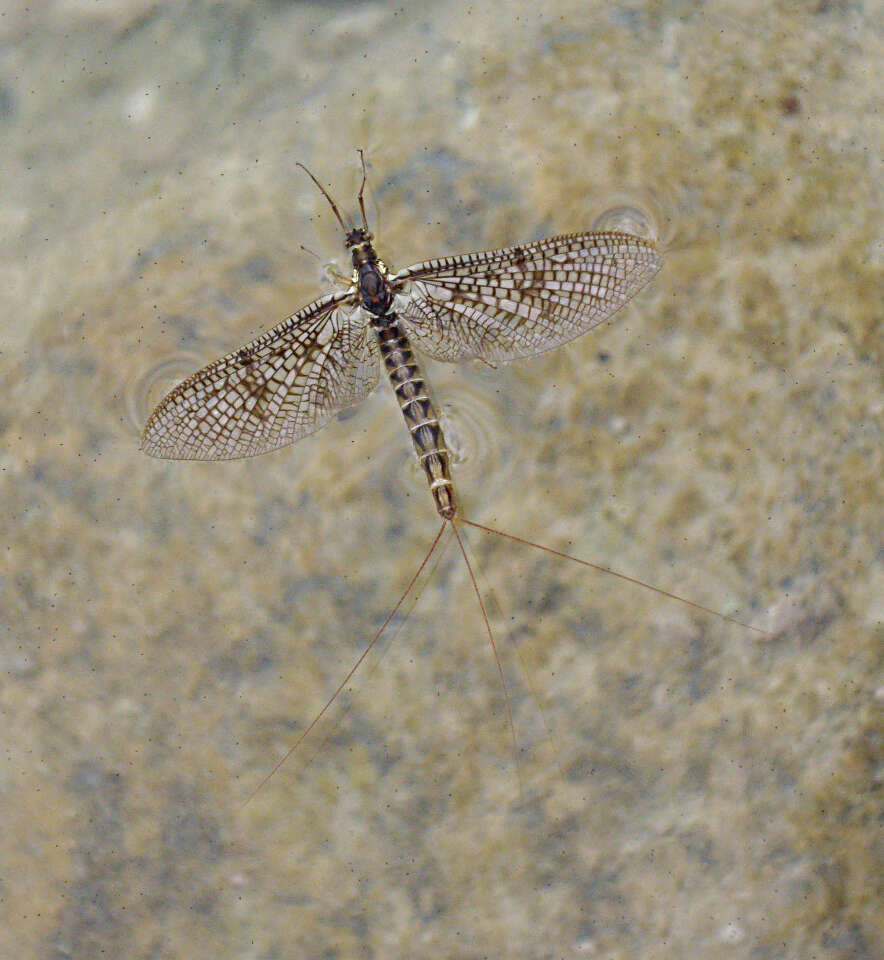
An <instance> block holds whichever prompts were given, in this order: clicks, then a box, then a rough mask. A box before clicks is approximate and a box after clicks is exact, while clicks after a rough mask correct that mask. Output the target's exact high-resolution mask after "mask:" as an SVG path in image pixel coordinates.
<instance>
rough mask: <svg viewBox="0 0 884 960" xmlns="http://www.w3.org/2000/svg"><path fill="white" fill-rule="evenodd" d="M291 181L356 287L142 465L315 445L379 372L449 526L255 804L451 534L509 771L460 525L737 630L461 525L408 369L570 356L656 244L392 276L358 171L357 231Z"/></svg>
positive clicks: (557, 250)
mask: <svg viewBox="0 0 884 960" xmlns="http://www.w3.org/2000/svg"><path fill="white" fill-rule="evenodd" d="M360 156H361V151H360ZM298 166H300V167H301V168H302V169H303V170H304V171H305V172H306V173H307V175H308V176H309V177H310V178H311V180H312V181H313V182H314V184H315V185H316V186H317V187H318V189H319V190H320V191H321V193H322V195H323V196H324V197H325V199H326V200H327V201H328V203H329V204H330V205H331V208H332V210H333V212H334V215H335V217H336V218H337V221H338V223H339V224H340V226H341V229H342V230H343V231H344V235H345V240H344V243H345V246H346V249H347V251H348V252H349V254H350V258H351V260H352V266H353V273H352V278H351V280H350V282H349V285H348V286H347V288H346V289H343V290H340V291H337V292H335V293H330V294H328V295H326V296H323V297H320V298H319V299H318V300H314V301H313V302H312V303H310V304H308V305H307V306H306V307H304V308H303V309H301V310H299V311H298V312H297V313H295V314H293V315H292V316H291V317H289V318H288V319H287V320H284V321H283V322H282V323H280V324H279V325H278V326H276V327H274V328H273V329H272V330H270V331H268V332H267V333H265V334H263V335H262V336H259V337H258V338H257V339H255V340H253V341H252V342H251V343H248V344H246V345H245V346H243V347H240V348H239V349H238V350H235V351H233V352H232V353H229V354H227V355H226V356H224V357H221V358H220V359H219V360H216V361H215V362H214V363H210V364H209V365H208V366H206V367H204V368H203V369H202V370H199V371H197V372H196V373H195V374H193V376H191V377H189V378H188V379H187V380H185V381H184V382H183V383H181V384H179V385H178V386H177V387H175V389H174V390H172V391H171V393H169V394H168V395H167V396H166V397H165V398H164V399H163V400H162V401H161V402H160V403H159V405H158V406H157V407H156V409H155V410H154V411H153V413H152V414H151V416H150V418H149V419H148V421H147V424H146V425H145V427H144V434H143V438H142V443H141V449H142V450H143V451H144V452H145V453H147V454H150V455H151V456H154V457H162V458H168V459H182V460H231V459H236V458H240V457H251V456H256V455H258V454H261V453H268V452H269V451H271V450H276V449H278V448H279V447H282V446H285V445H286V444H289V443H292V442H293V441H295V440H298V439H299V438H301V437H304V436H307V435H308V434H311V433H314V432H315V431H317V430H319V429H320V428H321V427H322V426H323V425H324V424H325V423H327V422H328V420H329V419H330V418H331V417H332V416H333V415H335V414H336V413H337V412H338V411H340V410H342V409H343V408H345V407H348V406H350V405H352V404H355V403H358V402H359V401H361V400H363V399H365V398H366V397H367V396H368V395H369V394H370V393H371V392H372V391H373V390H374V388H375V386H376V385H377V383H378V380H379V375H380V367H381V365H383V367H384V369H385V370H386V373H387V377H388V378H389V380H390V384H391V385H392V387H393V391H394V393H395V395H396V398H397V400H398V402H399V407H400V409H401V410H402V415H403V417H404V418H405V423H406V426H407V427H408V431H409V433H410V434H411V440H412V443H413V444H414V449H415V453H416V454H417V458H418V460H419V462H420V464H421V466H422V467H423V470H424V472H425V473H426V476H427V481H428V483H429V487H430V493H431V495H432V497H433V500H434V502H435V506H436V510H437V512H438V514H439V516H440V517H441V518H442V525H441V527H440V528H439V532H438V533H437V534H436V537H435V539H434V540H433V542H432V544H431V546H430V548H429V550H428V551H427V553H426V555H425V557H424V560H423V562H422V563H421V565H420V567H419V568H418V570H417V572H416V573H415V574H414V576H413V577H412V579H411V581H410V583H409V584H408V587H407V588H406V590H405V592H404V593H403V594H402V596H401V597H400V599H399V601H398V603H397V604H396V606H395V607H394V608H393V610H392V611H391V613H390V615H389V616H388V618H387V620H386V621H385V622H384V624H383V625H382V627H381V629H380V630H379V631H378V632H377V634H375V636H374V639H373V640H372V641H371V642H370V643H369V645H368V646H367V647H366V648H365V650H364V651H363V653H362V655H361V656H360V657H359V659H358V660H357V661H356V663H355V664H354V665H353V667H352V668H351V670H350V671H349V672H348V674H347V676H346V677H345V678H344V680H343V681H342V682H341V684H340V685H339V686H338V687H337V689H336V690H335V692H334V694H333V695H332V696H331V697H330V698H329V700H328V701H327V702H326V704H325V706H324V707H323V708H322V710H320V711H319V713H318V714H317V715H316V716H315V717H314V719H313V721H312V722H311V723H310V724H309V726H307V727H306V729H305V730H304V731H303V732H302V733H301V735H300V737H299V738H298V739H297V741H296V742H295V743H294V744H293V745H292V746H291V747H290V748H289V750H288V752H287V753H286V754H285V756H283V758H282V759H281V760H280V761H279V762H278V763H277V764H276V766H274V768H273V770H271V772H270V773H269V774H268V775H267V777H266V778H265V779H264V780H263V781H262V782H261V784H259V786H258V788H257V789H256V790H255V791H254V792H253V794H252V796H254V793H256V792H257V790H259V789H260V788H261V786H263V785H264V783H266V782H267V780H269V779H270V777H271V776H273V774H274V773H275V772H276V771H277V770H278V769H279V767H280V766H282V764H283V763H284V762H285V761H286V760H287V759H288V757H289V756H291V754H292V753H293V752H294V751H295V750H296V749H297V747H298V746H299V745H300V743H302V742H303V740H304V739H305V738H306V737H307V735H308V734H309V733H310V731H311V730H312V729H313V727H314V726H315V725H316V723H318V721H319V720H320V718H321V717H322V716H323V715H324V714H325V712H326V710H328V708H329V707H330V706H331V704H332V703H333V702H334V700H335V698H336V697H337V696H338V694H339V693H340V692H341V691H342V690H343V689H344V687H345V686H346V684H347V683H349V681H350V679H351V678H352V676H353V675H354V673H355V672H356V670H357V669H358V668H359V666H360V664H361V663H362V662H363V661H364V659H365V657H366V656H367V655H368V653H369V651H370V650H371V649H372V647H373V646H374V645H375V643H376V642H377V641H378V639H379V638H380V636H381V635H382V634H383V632H384V630H385V629H386V627H387V626H388V625H389V623H390V622H391V620H392V619H393V617H394V616H395V615H396V613H397V612H398V610H399V609H400V607H401V606H402V604H403V603H404V602H405V599H406V597H407V596H408V595H409V593H410V592H411V590H412V588H413V587H414V585H415V583H416V582H417V580H418V578H419V577H420V576H421V574H422V572H423V570H424V569H425V568H426V567H427V564H428V563H429V561H430V558H431V557H432V555H433V553H434V552H435V550H436V548H437V546H438V545H439V542H440V540H441V538H442V534H443V533H444V531H445V529H446V527H450V528H451V529H452V531H453V532H454V536H455V538H456V540H457V543H458V546H459V548H460V553H461V555H462V556H463V559H464V562H465V564H466V567H467V571H468V573H469V577H470V580H471V581H472V585H473V589H474V591H475V595H476V597H477V599H478V603H479V607H480V609H481V613H482V617H483V620H484V624H485V628H486V632H487V635H488V639H489V641H490V643H491V648H492V650H493V652H494V657H495V661H496V664H497V670H498V673H499V674H500V680H501V683H502V684H503V689H504V697H505V703H506V710H507V715H508V719H509V727H510V732H511V735H512V739H513V749H514V752H515V753H516V755H517V749H516V745H515V728H514V725H513V720H512V711H511V707H510V702H509V696H508V694H507V692H506V682H505V680H504V675H503V669H502V666H501V662H500V658H499V656H498V652H497V648H496V645H495V641H494V637H493V634H492V630H491V626H490V621H489V619H488V614H487V612H486V609H485V604H484V601H483V599H482V595H481V592H480V591H479V588H478V584H477V580H476V575H475V573H474V571H473V567H472V565H471V564H470V560H469V557H468V555H467V552H466V550H465V548H464V544H463V541H462V539H461V534H460V531H459V529H458V524H464V525H466V526H470V527H475V528H477V529H479V530H482V531H484V532H486V533H491V534H495V535H497V536H502V537H506V538H508V539H510V540H513V541H515V542H517V543H522V544H525V545H530V546H535V547H539V548H540V549H543V550H546V551H547V552H548V553H551V554H554V555H556V556H559V557H562V558H565V559H569V560H573V561H576V562H578V563H581V564H583V565H584V566H588V567H592V568H593V569H596V570H601V571H603V572H606V573H610V574H613V575H615V576H618V577H620V578H621V579H625V580H628V581H630V582H632V583H635V584H637V585H639V586H643V587H645V588H647V589H650V590H653V591H655V592H656V593H659V594H662V595H664V596H666V597H669V598H671V599H676V600H680V601H682V602H684V603H687V604H689V605H690V606H693V607H696V608H698V609H701V610H704V611H705V612H707V613H711V614H713V615H715V616H717V617H720V618H722V619H725V620H730V621H731V622H736V623H740V621H734V620H733V618H730V617H725V616H724V615H723V614H720V613H718V612H717V611H714V610H710V609H709V608H707V607H703V606H702V605H700V604H696V603H693V602H692V601H689V600H686V599H685V598H683V597H678V596H676V595H674V594H670V593H667V592H666V591H664V590H660V589H659V588H657V587H653V586H651V585H650V584H646V583H643V582H642V581H638V580H635V579H633V578H631V577H627V576H625V575H624V574H619V573H616V572H615V571H612V570H608V569H607V568H603V567H599V566H598V565H596V564H591V563H589V562H588V561H585V560H581V559H580V558H577V557H573V556H571V555H569V554H566V553H563V552H561V551H557V550H554V549H552V548H549V547H543V546H541V545H540V544H535V543H533V542H531V541H527V540H523V539H522V538H520V537H516V536H513V535H511V534H507V533H503V532H502V531H498V530H494V529H492V528H491V527H487V526H484V525H482V524H479V523H475V522H473V521H471V520H468V519H467V518H466V517H464V516H463V514H462V513H460V511H459V509H458V503H457V499H456V496H455V492H454V484H453V482H452V479H451V469H450V454H449V451H448V449H447V448H446V445H445V437H444V435H443V432H442V427H441V425H440V423H439V416H438V413H437V410H436V407H435V406H434V404H433V400H432V399H431V397H430V394H429V391H428V389H427V385H426V382H425V380H424V377H423V375H422V373H421V368H420V365H419V364H418V362H417V359H416V357H415V352H414V348H415V347H416V348H417V349H418V350H419V351H420V352H422V353H425V354H426V355H427V356H429V357H432V358H434V359H436V360H441V361H445V362H449V363H454V362H459V361H465V360H482V361H485V362H487V363H489V364H492V365H494V364H497V363H501V362H506V361H509V360H515V359H518V358H521V357H534V356H537V355H539V354H542V353H546V352H547V351H549V350H552V349H554V348H555V347H558V346H561V345H562V344H565V343H568V342H569V341H570V340H573V339H575V338H576V337H579V336H581V335H582V334H584V333H586V332H587V331H588V330H590V329H592V328H593V327H595V326H597V325H598V324H600V323H602V322H603V321H604V320H607V319H608V318H609V317H610V316H612V315H613V314H614V313H616V312H617V311H618V310H619V309H620V308H621V307H622V306H623V305H624V304H626V303H627V302H628V301H629V300H630V299H631V298H632V297H634V296H635V294H637V293H638V292H639V290H641V289H642V287H644V286H645V284H647V283H648V282H649V281H650V280H651V278H652V277H653V276H654V275H655V274H656V273H657V271H658V270H659V269H660V267H661V266H662V262H663V261H662V257H661V255H660V253H659V252H658V250H657V249H656V247H655V246H654V244H653V243H651V242H649V241H648V240H645V239H642V238H641V237H638V236H633V235H632V234H628V233H618V232H608V231H604V232H589V233H574V234H568V235H563V236H557V237H551V238H549V239H547V240H540V241H537V242H533V243H525V244H521V245H519V246H514V247H505V248H503V249H499V250H485V251H481V252H478V253H467V254H462V255H460V256H453V257H443V258H441V259H435V260H425V261H423V262H422V263H416V264H414V265H413V266H411V267H407V268H406V269H404V270H400V271H398V272H396V273H391V272H389V271H388V269H387V267H386V265H385V264H384V262H383V261H382V260H381V259H380V258H379V257H378V254H377V253H376V251H375V248H374V246H373V240H374V237H373V236H372V233H371V232H370V230H369V229H368V223H367V219H366V215H365V203H364V191H365V183H366V176H365V163H364V159H363V163H362V184H361V186H360V189H359V195H358V204H359V209H360V212H361V215H362V225H361V226H352V225H351V226H349V227H348V226H347V225H346V224H345V223H344V219H343V217H342V216H341V213H340V211H339V210H338V207H337V205H336V204H335V202H334V200H333V199H332V198H331V196H330V195H329V194H328V192H327V191H326V190H325V188H324V187H323V186H322V184H321V183H320V182H319V181H318V180H317V179H316V177H314V176H313V174H312V173H311V172H310V171H309V170H308V169H307V168H306V167H304V166H303V164H298ZM741 625H742V626H747V625H746V624H741ZM750 629H757V628H750Z"/></svg>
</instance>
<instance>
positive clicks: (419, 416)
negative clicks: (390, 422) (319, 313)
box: [372, 313, 457, 520]
mask: <svg viewBox="0 0 884 960" xmlns="http://www.w3.org/2000/svg"><path fill="white" fill-rule="evenodd" d="M372 324H373V326H374V329H375V332H376V334H377V338H378V343H379V345H380V348H381V356H382V357H383V359H384V367H385V369H386V371H387V376H388V377H389V378H390V383H391V384H392V385H393V391H394V393H395V394H396V399H397V400H398V401H399V408H400V409H401V410H402V416H403V417H405V423H406V425H407V426H408V430H409V432H410V433H411V441H412V443H413V444H414V449H415V452H416V453H417V457H418V460H419V461H420V463H421V466H422V467H423V468H424V472H425V473H426V475H427V481H428V482H429V484H430V493H432V494H433V499H434V500H435V501H436V509H437V510H438V511H439V514H440V515H441V516H443V517H444V518H445V519H446V520H451V519H452V518H453V517H454V515H455V513H456V511H457V507H456V505H455V501H454V489H453V487H452V484H451V474H450V473H449V470H448V462H449V461H448V451H447V450H446V449H445V438H444V436H443V435H442V427H441V426H440V425H439V416H438V414H437V413H436V409H435V407H434V406H433V401H432V400H431V399H430V396H429V394H428V392H427V387H426V384H425V382H424V378H423V375H422V374H421V370H420V366H419V365H418V363H417V361H416V360H415V357H414V353H413V352H412V350H411V344H410V343H409V340H408V337H407V336H406V334H405V331H404V330H403V329H402V327H401V326H400V325H399V322H398V320H397V319H396V314H395V313H388V314H387V315H386V316H383V317H378V316H373V317H372Z"/></svg>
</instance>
